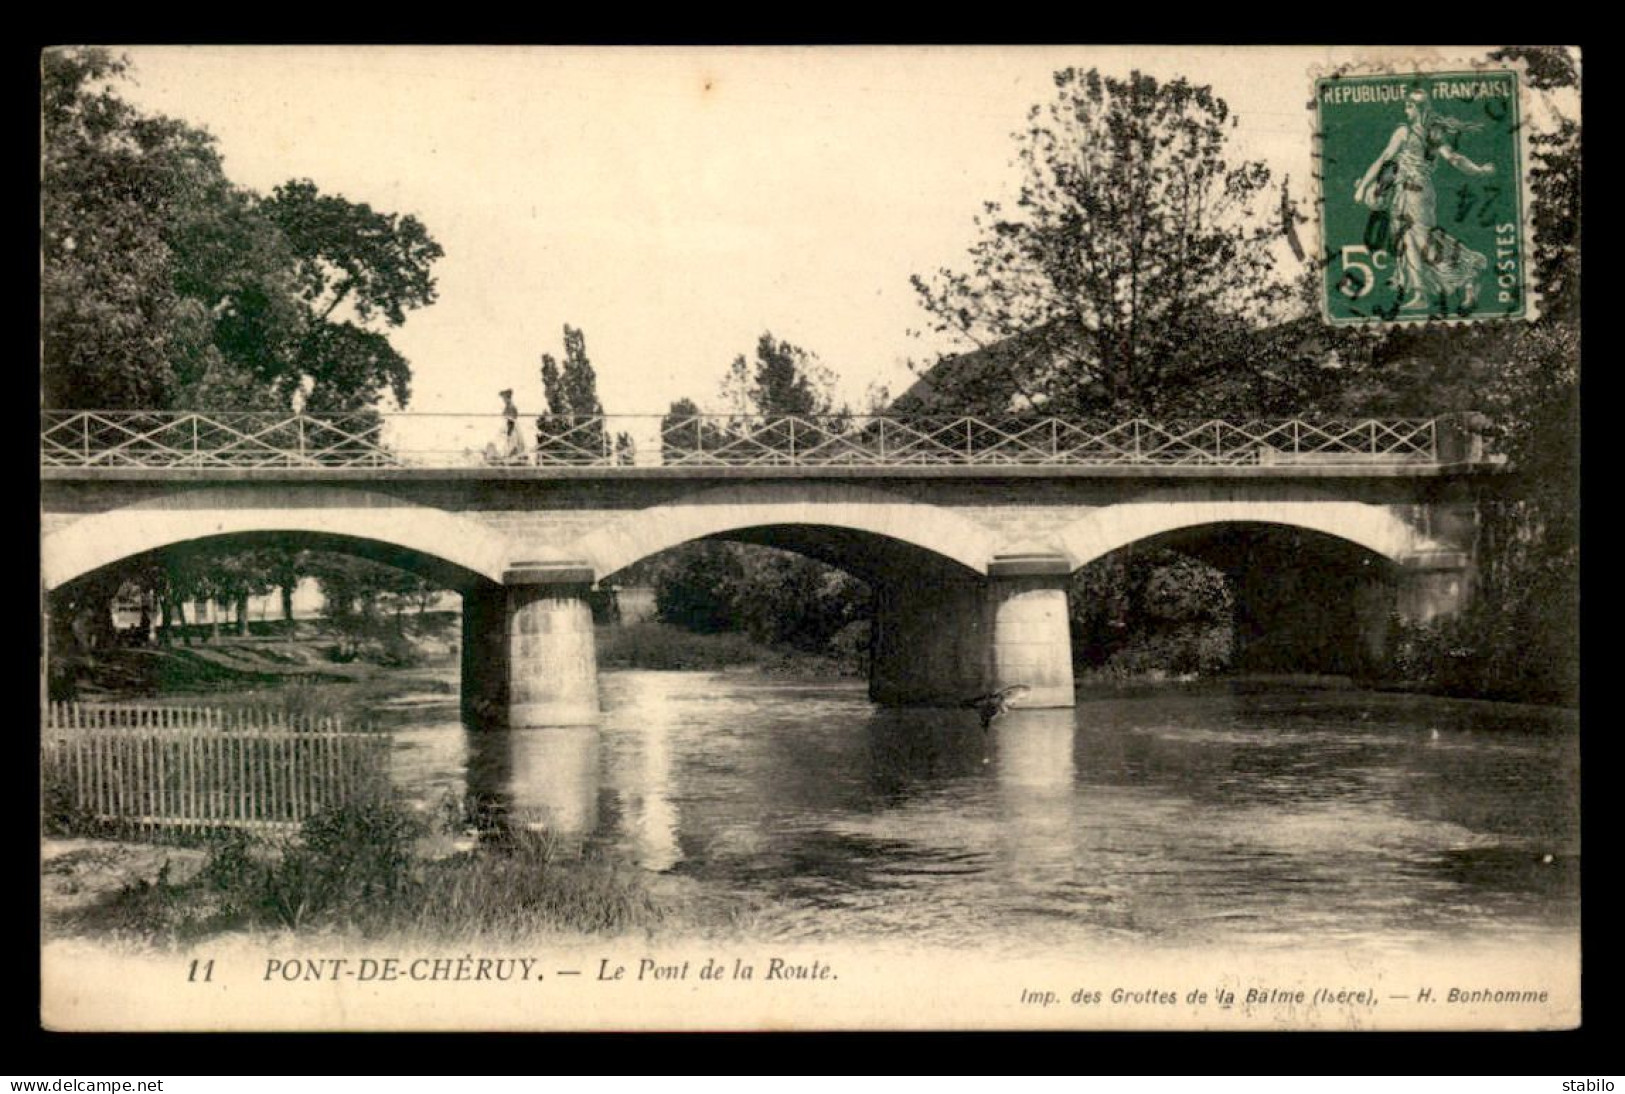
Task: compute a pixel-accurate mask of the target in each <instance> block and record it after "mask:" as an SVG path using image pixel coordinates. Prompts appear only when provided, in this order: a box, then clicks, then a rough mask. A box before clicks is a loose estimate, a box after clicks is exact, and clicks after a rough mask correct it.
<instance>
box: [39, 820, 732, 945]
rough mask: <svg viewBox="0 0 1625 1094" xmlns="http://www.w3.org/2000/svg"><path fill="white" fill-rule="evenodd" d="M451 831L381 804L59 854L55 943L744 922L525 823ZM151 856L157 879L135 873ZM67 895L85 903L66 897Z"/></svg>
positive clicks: (715, 926) (150, 871) (484, 935)
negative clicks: (150, 843)
mask: <svg viewBox="0 0 1625 1094" xmlns="http://www.w3.org/2000/svg"><path fill="white" fill-rule="evenodd" d="M444 822H445V818H441V819H440V821H430V820H426V819H425V818H424V817H423V815H422V814H419V813H417V812H415V811H413V810H411V809H409V808H406V807H403V806H401V805H398V804H395V803H376V804H367V805H356V806H351V807H347V808H345V809H339V810H332V811H329V812H327V813H323V814H320V815H318V816H315V817H312V818H311V819H310V820H309V821H307V822H306V823H305V825H304V827H303V828H302V830H301V831H300V832H299V834H298V835H297V836H292V837H288V838H285V839H281V840H267V839H253V838H249V837H247V836H243V835H241V834H229V835H226V836H222V837H220V838H219V839H217V840H215V841H213V842H212V843H210V844H209V845H208V846H206V847H205V848H202V849H198V850H193V849H180V848H175V849H158V848H141V849H140V850H141V852H142V854H141V855H140V856H137V855H136V854H135V853H134V850H133V849H131V848H129V847H128V845H121V844H117V843H108V842H96V843H83V844H82V845H81V846H77V847H72V848H70V849H68V850H66V851H61V850H60V849H59V853H56V854H48V855H47V856H46V863H45V867H44V869H45V874H46V879H47V886H46V888H47V893H48V899H47V901H46V903H45V930H46V934H47V935H48V936H59V937H60V936H89V937H103V938H119V939H125V940H131V941H137V942H142V943H147V944H153V945H167V944H183V943H190V942H194V941H197V940H199V939H204V938H209V937H213V936H217V935H221V934H226V933H235V932H262V931H290V930H291V931H299V932H301V933H305V932H311V933H321V934H328V935H339V936H348V937H359V938H378V937H385V936H402V937H412V938H421V939H426V940H445V941H466V940H468V939H471V938H480V939H502V938H508V939H516V938H525V937H533V936H537V935H547V934H572V935H579V934H625V933H628V932H633V933H648V932H651V931H656V930H661V929H667V928H669V929H672V930H676V931H682V932H684V933H687V934H693V933H714V932H716V931H718V930H723V931H726V930H728V929H730V928H732V927H733V926H736V925H737V924H739V923H740V922H741V921H742V919H743V915H742V912H741V910H739V909H735V908H732V907H724V906H719V905H716V904H715V903H707V902H706V901H704V900H703V899H701V898H700V897H699V896H697V895H696V893H695V891H694V889H692V888H689V887H686V886H684V884H683V883H682V881H680V880H678V879H671V878H664V877H660V876H658V875H650V874H648V873H645V872H643V871H640V870H637V869H635V868H633V867H631V866H629V865H627V864H626V863H624V862H621V861H620V860H619V859H618V858H616V857H615V856H613V855H611V854H609V853H607V852H601V851H594V850H591V849H588V850H586V851H581V850H579V849H576V848H567V847H564V846H561V845H560V844H559V843H558V842H557V841H555V840H553V839H552V838H550V837H549V836H547V835H545V834H540V833H535V832H531V831H528V830H524V829H517V830H509V831H491V830H488V831H485V832H483V833H481V837H482V838H480V839H479V841H478V846H477V847H475V846H472V844H473V843H474V841H473V840H472V839H471V838H469V835H468V833H466V832H464V831H460V830H459V831H457V832H455V833H453V832H452V831H451V830H450V829H449V828H448V827H447V826H446V825H445V823H444ZM454 835H455V836H456V838H453V836H454ZM120 862H122V863H125V864H126V865H125V867H124V868H123V869H122V870H119V869H113V868H110V866H115V865H116V864H118V863H120ZM137 862H139V863H144V865H145V869H144V870H143V869H141V868H140V866H139V865H128V864H132V863H137ZM132 874H134V875H135V876H132ZM98 884H99V885H100V891H94V890H93V889H91V887H93V886H96V885H98ZM52 892H56V893H58V894H63V893H67V894H70V896H71V898H69V899H57V900H55V901H53V900H51V899H49V894H50V893H52Z"/></svg>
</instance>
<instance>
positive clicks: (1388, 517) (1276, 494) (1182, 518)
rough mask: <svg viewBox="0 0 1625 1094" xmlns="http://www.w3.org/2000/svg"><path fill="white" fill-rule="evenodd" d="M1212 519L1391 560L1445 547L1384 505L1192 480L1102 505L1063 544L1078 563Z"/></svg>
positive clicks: (1070, 529) (1064, 533)
mask: <svg viewBox="0 0 1625 1094" xmlns="http://www.w3.org/2000/svg"><path fill="white" fill-rule="evenodd" d="M1215 524H1273V525H1285V526H1287V527H1290V528H1301V529H1304V530H1306V531H1311V532H1319V533H1322V534H1324V535H1328V536H1331V537H1333V538H1335V539H1341V540H1346V541H1348V542H1350V543H1353V544H1356V545H1357V546H1360V547H1364V548H1365V549H1367V550H1369V551H1371V552H1373V553H1374V554H1378V555H1381V556H1382V557H1383V558H1386V559H1388V560H1389V561H1390V562H1394V563H1404V562H1405V561H1406V560H1408V559H1411V558H1414V557H1416V556H1417V555H1421V554H1426V553H1428V552H1433V551H1439V550H1443V549H1444V548H1443V546H1442V545H1441V544H1439V543H1437V542H1435V541H1434V540H1432V539H1430V538H1429V537H1428V536H1426V535H1425V534H1423V533H1422V532H1421V531H1420V530H1419V529H1418V528H1416V527H1415V526H1414V525H1412V524H1409V523H1407V522H1406V521H1404V520H1402V519H1400V518H1399V517H1398V516H1396V515H1395V514H1394V512H1393V510H1392V509H1391V508H1390V507H1388V506H1384V505H1373V504H1369V503H1367V502H1358V501H1344V500H1339V499H1337V498H1334V497H1331V496H1322V495H1314V494H1309V495H1305V494H1304V493H1302V492H1301V491H1293V492H1291V493H1288V492H1285V491H1282V490H1280V489H1278V488H1276V489H1271V488H1261V489H1256V490H1249V489H1246V488H1230V489H1225V490H1224V491H1222V493H1221V494H1220V495H1219V496H1215V492H1214V491H1213V490H1212V489H1211V488H1188V487H1176V488H1170V489H1166V490H1152V491H1148V492H1146V493H1144V494H1141V495H1139V496H1138V497H1135V498H1133V499H1131V500H1129V501H1125V502H1119V503H1117V504H1115V505H1108V506H1103V507H1102V508H1100V509H1097V510H1095V511H1094V512H1092V513H1090V514H1089V515H1088V516H1086V517H1083V518H1081V519H1079V520H1076V521H1073V522H1072V523H1071V524H1069V525H1067V526H1066V527H1065V528H1063V529H1062V530H1061V533H1060V536H1059V545H1060V546H1061V547H1062V548H1063V549H1064V550H1065V551H1066V552H1067V553H1068V554H1069V555H1070V556H1071V557H1072V563H1073V565H1074V566H1075V567H1083V566H1087V565H1088V564H1089V563H1091V562H1094V561H1095V560H1096V559H1099V558H1102V557H1104V556H1105V555H1108V554H1110V553H1111V552H1113V551H1116V550H1118V549H1120V548H1123V547H1127V546H1129V545H1130V544H1134V543H1139V542H1142V541H1145V540H1149V539H1152V538H1154V537H1157V536H1163V535H1166V534H1168V533H1170V532H1177V531H1179V530H1181V529H1185V528H1195V527H1200V526H1203V525H1215Z"/></svg>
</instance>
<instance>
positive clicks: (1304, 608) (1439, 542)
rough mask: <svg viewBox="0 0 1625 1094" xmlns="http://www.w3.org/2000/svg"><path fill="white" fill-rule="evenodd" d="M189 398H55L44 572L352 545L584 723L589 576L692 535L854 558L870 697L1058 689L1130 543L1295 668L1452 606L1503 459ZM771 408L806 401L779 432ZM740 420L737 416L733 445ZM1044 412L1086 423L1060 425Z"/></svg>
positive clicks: (1372, 434) (1435, 436) (1253, 442)
mask: <svg viewBox="0 0 1625 1094" xmlns="http://www.w3.org/2000/svg"><path fill="white" fill-rule="evenodd" d="M186 417H187V416H185V415H169V416H162V415H150V414H149V415H142V416H140V418H139V421H136V420H134V418H135V416H129V419H130V420H124V419H120V417H119V416H118V415H111V414H100V415H91V414H88V413H87V414H78V415H67V414H64V415H58V416H56V417H55V418H48V420H47V422H46V424H45V428H44V430H43V431H42V438H43V442H44V443H43V444H42V468H41V479H42V484H41V493H42V521H43V529H42V531H43V542H42V561H43V580H44V585H45V587H46V589H47V590H55V589H59V588H63V587H67V586H71V585H72V584H73V583H74V582H75V581H77V580H79V579H81V578H84V577H86V576H88V575H91V574H93V573H95V572H97V571H99V570H102V569H103V568H105V567H108V566H112V565H115V564H117V563H119V562H121V561H122V560H125V559H128V558H131V557H134V556H138V555H142V554H145V553H148V552H154V551H162V550H164V549H166V548H170V547H173V546H176V545H179V544H184V543H192V542H197V541H207V540H213V539H226V540H230V541H234V542H242V543H252V542H260V541H266V540H270V539H276V540H278V541H287V540H289V539H290V538H291V539H293V540H296V541H304V542H309V543H312V544H321V545H327V546H336V547H339V548H341V549H346V550H350V551H352V552H354V553H358V554H361V555H364V556H367V557H372V558H376V559H379V560H382V561H388V562H391V563H394V564H397V565H401V566H403V567H406V568H408V569H413V570H416V571H417V572H420V573H424V574H426V575H429V576H432V577H434V578H435V579H436V580H438V581H440V582H442V583H444V584H445V585H447V586H448V587H451V588H455V589H457V590H458V591H460V592H461V593H462V595H463V597H464V613H463V628H464V635H463V638H464V640H463V658H464V673H463V679H464V684H463V688H464V699H465V703H466V704H468V705H470V706H471V707H473V708H476V709H482V710H486V711H489V712H493V713H497V714H502V715H505V716H506V718H507V720H508V721H509V722H510V724H515V725H549V724H576V723H581V722H587V721H591V720H592V719H593V718H594V717H595V716H596V713H597V706H598V700H597V670H596V662H595V654H594V645H593V630H592V620H591V613H590V610H589V608H588V604H587V600H586V594H587V593H588V592H589V591H590V589H591V588H592V586H593V585H594V584H595V583H596V582H599V581H603V580H605V579H612V578H613V577H614V575H615V574H616V573H617V572H618V571H620V570H623V569H624V568H626V567H627V566H629V565H631V564H632V563H634V562H637V561H638V560H640V559H643V558H646V557H648V556H650V555H652V554H655V553H657V552H659V551H662V550H664V549H666V548H669V547H673V546H676V545H678V544H681V543H685V542H689V541H692V540H696V539H707V538H710V539H727V540H735V541H743V542H751V543H759V544H768V545H772V546H776V547H781V548H786V549H789V550H792V551H797V552H800V553H802V554H805V555H808V556H811V557H814V558H817V559H820V560H822V561H825V562H829V563H832V564H834V565H837V566H839V567H841V568H843V569H846V570H848V571H850V572H852V573H854V574H856V575H857V576H859V577H861V578H863V579H864V580H866V581H868V582H869V583H870V585H871V586H872V587H873V589H874V590H875V594H876V621H875V634H874V638H873V641H872V645H871V653H872V656H871V679H870V692H871V695H872V697H873V698H874V699H875V700H877V701H879V702H885V703H945V702H953V701H958V700H961V699H964V698H966V697H968V696H973V695H977V694H979V693H982V692H984V691H988V690H992V689H995V688H999V687H1003V686H1006V685H1009V684H1016V683H1020V684H1026V685H1028V686H1029V687H1030V688H1031V689H1032V691H1031V693H1030V694H1029V695H1028V696H1027V697H1026V698H1025V700H1024V703H1025V705H1028V706H1070V705H1071V704H1072V702H1073V680H1072V651H1071V641H1070V637H1069V630H1068V612H1067V595H1068V593H1067V589H1068V583H1069V578H1070V576H1071V575H1072V574H1073V573H1074V572H1075V571H1076V570H1077V569H1079V568H1080V567H1082V566H1085V565H1087V564H1088V563H1090V562H1093V561H1094V560H1096V559H1099V558H1102V557H1104V556H1106V555H1108V554H1110V553H1111V552H1113V551H1116V550H1120V549H1122V548H1125V547H1130V546H1134V545H1137V544H1163V545H1168V546H1174V547H1177V548H1178V549H1180V550H1183V551H1186V552H1187V553H1190V554H1193V555H1196V556H1197V557H1201V558H1204V559H1205V560H1207V561H1210V562H1212V563H1213V564H1214V565H1216V566H1218V567H1219V568H1220V569H1222V570H1224V571H1225V572H1226V573H1227V574H1228V575H1230V577H1231V579H1232V581H1233V584H1234V586H1235V588H1236V589H1237V600H1238V620H1240V622H1238V639H1240V640H1241V641H1242V643H1243V646H1244V647H1247V646H1251V647H1253V648H1259V649H1273V650H1275V651H1276V655H1277V663H1279V657H1280V654H1281V652H1282V651H1283V650H1284V651H1286V655H1287V656H1288V657H1289V658H1290V657H1291V656H1295V654H1294V652H1293V651H1295V650H1301V651H1302V656H1303V658H1304V660H1305V662H1306V663H1305V665H1304V667H1306V668H1312V667H1315V666H1314V665H1313V664H1310V663H1309V662H1311V661H1313V660H1314V658H1315V657H1317V656H1321V655H1322V654H1323V653H1324V651H1325V649H1328V648H1335V649H1338V650H1342V651H1344V653H1345V654H1346V653H1347V651H1350V650H1352V651H1355V654H1356V655H1357V654H1358V652H1359V651H1361V650H1366V651H1371V652H1375V651H1377V650H1379V649H1380V645H1381V643H1382V641H1383V638H1384V635H1385V634H1386V631H1387V626H1388V621H1389V618H1390V616H1391V615H1393V614H1396V613H1397V614H1398V615H1399V616H1400V617H1402V618H1405V619H1408V620H1412V621H1422V622H1425V621H1429V620H1432V619H1435V618H1438V617H1443V616H1449V615H1451V614H1454V613H1456V612H1459V611H1460V610H1461V609H1462V608H1463V607H1464V605H1465V604H1466V603H1467V599H1468V597H1469V596H1470V595H1471V590H1472V585H1473V571H1474V552H1475V539H1476V527H1477V512H1478V506H1477V499H1478V497H1479V494H1480V492H1481V490H1482V489H1483V487H1484V485H1485V483H1486V482H1487V481H1488V478H1489V476H1491V475H1493V474H1494V473H1495V472H1497V471H1498V470H1500V463H1499V462H1498V461H1497V460H1495V459H1493V458H1486V457H1484V455H1483V453H1482V449H1481V445H1480V443H1479V442H1478V440H1477V438H1476V437H1474V436H1473V435H1472V433H1471V432H1470V430H1468V429H1466V428H1465V427H1464V426H1463V425H1462V424H1461V423H1460V422H1457V421H1455V420H1450V419H1438V420H1426V421H1421V422H1405V423H1392V422H1386V423H1379V422H1346V423H1331V424H1328V423H1318V424H1317V423H1309V422H1301V421H1300V422H1273V423H1258V422H1253V423H1244V424H1242V425H1233V424H1230V423H1213V422H1207V423H1194V424H1184V425H1155V424H1152V423H1131V424H1133V425H1134V444H1133V445H1132V446H1130V445H1129V444H1128V443H1127V442H1126V441H1125V440H1124V437H1125V433H1124V432H1123V428H1124V427H1122V426H1111V427H1095V428H1092V429H1089V430H1084V429H1083V428H1082V427H1080V426H1078V425H1076V424H1074V423H1064V422H1063V423H1058V422H1056V421H1054V420H1049V419H1045V420H1042V421H1041V422H1038V421H1032V422H1023V421H1017V422H1014V423H1012V422H1010V421H1003V422H999V423H993V424H991V425H990V424H989V423H987V422H986V421H983V420H977V419H955V420H953V422H951V423H949V425H947V426H945V427H943V428H942V429H940V430H938V429H937V427H936V426H935V425H934V424H933V425H924V424H922V423H921V422H918V421H911V422H902V421H898V420H892V419H886V420H881V419H864V420H861V421H859V422H857V423H856V424H854V422H853V421H852V420H850V419H848V420H845V421H843V422H842V423H841V424H840V425H839V426H838V427H837V426H834V425H831V424H829V423H817V422H811V421H809V420H803V419H794V420H790V419H773V420H763V421H760V422H756V423H749V422H747V423H746V424H745V425H744V426H743V427H742V426H741V425H740V420H739V419H731V420H729V421H728V422H727V423H719V424H717V425H716V426H715V427H714V429H713V431H712V432H711V433H709V434H706V433H704V431H703V430H702V429H701V428H700V427H699V426H694V428H691V429H689V431H688V432H687V433H686V434H684V436H686V437H687V438H688V439H689V441H690V443H689V444H687V445H686V446H676V445H674V444H672V443H671V437H670V434H669V433H668V435H667V436H666V437H664V438H663V441H664V442H665V443H664V444H663V445H662V448H661V452H660V455H659V457H658V458H657V459H650V458H647V457H646V458H643V459H638V458H628V457H627V456H626V454H625V452H624V451H622V450H620V449H618V448H617V447H616V444H617V443H618V442H613V441H611V440H607V439H606V438H613V437H615V436H616V434H617V431H616V429H615V425H616V423H615V422H614V420H612V419H606V420H602V421H601V422H600V424H599V426H598V427H597V428H596V429H595V430H594V431H593V432H592V434H591V435H592V437H593V438H594V442H593V443H594V444H595V445H599V446H600V447H596V448H594V447H587V448H585V449H584V451H585V456H583V455H582V454H581V453H579V452H574V451H573V450H572V449H571V448H570V447H569V446H565V447H563V448H557V447H556V448H554V449H553V450H552V451H553V453H554V454H556V455H560V456H561V458H551V457H550V456H549V453H548V450H547V448H546V446H545V445H544V444H543V443H542V441H543V440H546V438H543V439H542V440H539V441H538V442H537V445H536V448H535V449H534V451H527V452H525V453H524V454H522V455H521V456H520V457H519V459H517V460H515V461H514V462H487V461H488V460H489V459H490V454H489V453H487V455H486V457H485V458H481V459H474V460H462V459H446V458H432V459H419V460H413V459H411V458H409V456H410V452H409V451H407V450H403V448H402V447H401V446H400V445H398V444H384V443H381V442H379V441H378V440H377V438H376V436H375V435H369V434H366V433H365V431H360V430H347V431H345V432H344V434H343V435H344V437H346V438H349V439H348V440H342V441H341V442H339V443H335V444H331V445H328V446H327V447H325V448H322V447H320V446H318V447H316V448H299V449H294V448H292V447H291V446H290V445H289V443H288V442H287V439H286V438H287V432H286V431H287V429H288V428H289V425H288V423H289V422H297V423H298V425H299V428H300V431H301V433H300V435H301V437H302V438H303V437H305V436H306V435H307V434H308V433H312V432H315V431H316V427H320V426H321V425H322V424H323V423H321V422H318V421H317V420H315V419H305V418H303V417H300V418H296V419H285V420H283V421H281V422H279V423H275V426H276V428H275V429H272V428H270V427H269V426H266V427H265V428H259V427H260V426H264V425H265V423H249V425H252V426H254V427H255V428H248V427H247V426H244V424H243V423H242V422H241V421H240V420H235V419H234V420H233V421H234V422H235V424H234V425H231V426H230V428H229V429H227V436H226V439H225V440H221V439H219V434H218V430H219V429H220V428H221V426H220V422H221V420H222V419H223V418H224V417H225V416H215V417H213V418H209V417H203V418H201V421H202V422H203V423H204V424H205V426H207V427H209V428H214V429H216V430H217V433H216V434H213V435H210V436H211V439H210V440H209V441H208V443H206V444H202V443H194V444H192V445H191V446H188V445H186V444H184V443H181V442H178V441H177V440H176V437H177V435H184V432H185V431H184V426H185V425H186V422H185V418H186ZM192 417H193V418H194V419H198V418H199V416H192ZM244 417H246V416H237V418H238V419H241V418H244ZM786 421H789V422H791V424H792V426H793V425H795V424H796V423H800V425H801V434H800V436H801V447H800V448H799V450H798V449H797V448H796V447H795V443H794V437H795V434H794V432H793V431H792V432H791V433H790V437H791V438H792V439H791V442H790V444H789V445H788V446H787V445H786V443H785V430H784V428H783V426H784V423H785V422H786ZM154 422H157V423H158V425H157V426H154V425H153V423H154ZM109 423H112V424H111V425H109ZM877 423H878V424H879V426H880V432H879V434H878V436H879V441H878V443H877V442H876V440H875V438H876V436H877V433H876V424H877ZM888 423H889V424H890V427H891V433H890V434H889V438H890V440H889V447H888V435H887V434H886V433H885V428H886V426H887V425H888ZM967 423H974V429H973V428H972V426H971V425H967ZM329 424H330V423H329ZM375 424H376V423H375ZM687 424H689V425H693V423H687ZM1040 427H1041V429H1040ZM369 428H372V426H369ZM664 428H666V429H668V430H669V429H670V428H671V426H670V425H669V424H668V425H666V426H665V427H664ZM707 428H709V427H707ZM742 429H743V430H744V431H746V433H741V430H742ZM751 429H755V430H756V436H755V438H754V441H753V442H752V443H745V444H738V443H736V440H737V438H738V437H739V436H742V435H747V434H748V431H749V430H751ZM1063 429H1066V430H1072V431H1074V432H1075V434H1076V437H1077V438H1081V439H1080V440H1077V441H1076V443H1071V442H1068V443H1067V444H1065V445H1063V443H1062V442H1063V440H1065V437H1064V436H1063V433H1062V430H1063ZM730 430H731V431H732V432H730ZM1227 430H1228V431H1229V432H1226V431H1227ZM562 431H563V429H562V427H561V432H562ZM206 433H207V430H204V431H203V434H206ZM203 434H200V432H199V430H198V420H194V421H193V422H192V435H193V437H194V438H196V437H198V436H200V435H203ZM621 435H622V436H624V435H625V434H624V433H622V434H621ZM267 436H272V437H275V438H276V440H275V441H274V443H273V442H266V441H265V440H264V438H266V437H267ZM1034 436H1037V437H1038V440H1033V439H1032V438H1033V437H1034ZM240 437H246V438H249V441H250V442H254V443H242V442H239V441H238V440H234V439H233V438H240ZM707 437H709V438H710V443H711V448H710V449H708V450H706V449H704V442H705V440H706V438H707ZM64 438H66V440H64ZM131 438H135V439H136V440H137V441H139V443H132V441H131V440H130V439H131ZM255 438H258V439H259V440H258V442H255V440H254V439H255ZM356 438H359V440H357V439H356ZM831 438H833V439H835V440H836V441H839V442H840V443H838V444H832V443H831ZM921 438H925V441H928V442H930V443H924V442H921V440H920V439H921ZM1012 438H1013V439H1014V441H1015V442H1016V443H1013V444H1012V443H1011V439H1012ZM1169 438H1173V439H1174V441H1173V442H1170V441H1169ZM696 442H697V443H696ZM1174 442H1177V443H1174ZM818 446H822V447H818ZM563 457H568V458H563ZM1243 623H1244V624H1245V625H1243Z"/></svg>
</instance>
